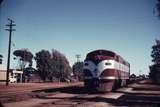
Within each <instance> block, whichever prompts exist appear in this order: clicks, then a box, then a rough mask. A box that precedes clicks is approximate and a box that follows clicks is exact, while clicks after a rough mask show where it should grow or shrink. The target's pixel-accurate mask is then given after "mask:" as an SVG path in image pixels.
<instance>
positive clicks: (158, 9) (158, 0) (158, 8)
mask: <svg viewBox="0 0 160 107" xmlns="http://www.w3.org/2000/svg"><path fill="white" fill-rule="evenodd" d="M156 9H157V12H158V17H159V18H160V0H157V4H156Z"/></svg>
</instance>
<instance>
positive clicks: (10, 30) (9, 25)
mask: <svg viewBox="0 0 160 107" xmlns="http://www.w3.org/2000/svg"><path fill="white" fill-rule="evenodd" d="M8 21H9V24H7V25H6V26H7V27H9V28H8V29H5V30H7V31H9V45H8V60H7V74H6V86H8V85H9V68H10V53H11V39H12V31H15V29H13V26H16V24H14V21H13V20H12V19H10V18H8Z"/></svg>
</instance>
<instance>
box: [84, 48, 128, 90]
mask: <svg viewBox="0 0 160 107" xmlns="http://www.w3.org/2000/svg"><path fill="white" fill-rule="evenodd" d="M83 72H84V86H85V87H87V89H96V90H98V91H103V92H105V91H112V90H114V89H116V88H118V87H120V86H124V85H126V83H127V81H128V80H129V74H130V64H129V63H128V62H127V61H125V60H124V59H123V58H122V57H121V56H120V55H118V54H116V53H115V52H112V51H109V50H95V51H92V52H90V53H88V54H87V56H86V58H85V61H84V67H83Z"/></svg>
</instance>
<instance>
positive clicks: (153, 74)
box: [149, 40, 160, 84]
mask: <svg viewBox="0 0 160 107" xmlns="http://www.w3.org/2000/svg"><path fill="white" fill-rule="evenodd" d="M151 57H152V62H153V63H154V64H153V65H152V66H150V74H149V75H150V78H151V79H152V80H153V82H155V83H158V84H160V40H156V44H155V45H153V46H152V52H151Z"/></svg>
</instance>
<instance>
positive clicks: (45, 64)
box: [35, 50, 52, 81]
mask: <svg viewBox="0 0 160 107" xmlns="http://www.w3.org/2000/svg"><path fill="white" fill-rule="evenodd" d="M35 60H36V62H37V66H36V67H37V70H38V73H39V76H40V77H41V79H42V80H43V81H46V79H47V78H48V75H49V74H50V71H51V64H52V63H51V54H50V52H49V51H47V50H41V51H40V52H37V53H36V56H35Z"/></svg>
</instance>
